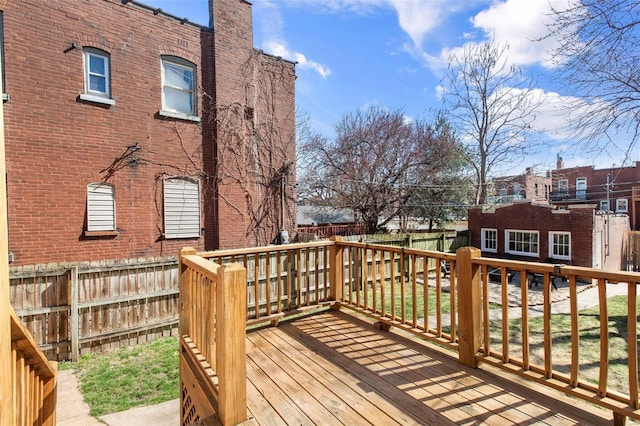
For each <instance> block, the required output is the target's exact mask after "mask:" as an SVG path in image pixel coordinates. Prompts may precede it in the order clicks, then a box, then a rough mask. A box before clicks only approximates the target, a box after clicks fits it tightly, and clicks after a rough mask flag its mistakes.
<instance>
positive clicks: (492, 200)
mask: <svg viewBox="0 0 640 426" xmlns="http://www.w3.org/2000/svg"><path fill="white" fill-rule="evenodd" d="M491 185H492V186H493V193H494V195H492V196H489V197H487V204H507V203H511V202H513V201H515V200H531V201H535V202H538V203H548V202H549V195H550V193H551V185H552V184H551V177H550V176H548V175H539V174H537V173H536V172H535V171H534V170H533V167H527V169H526V171H525V172H524V173H523V174H519V175H514V176H501V177H496V178H493V179H492V180H491Z"/></svg>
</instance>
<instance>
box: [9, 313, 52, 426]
mask: <svg viewBox="0 0 640 426" xmlns="http://www.w3.org/2000/svg"><path fill="white" fill-rule="evenodd" d="M8 309H9V311H10V316H11V365H7V366H2V371H3V372H4V371H7V373H10V374H9V375H8V376H4V374H2V377H3V379H2V380H3V381H4V380H6V381H5V382H4V385H9V386H10V387H9V389H10V394H11V395H12V411H11V412H12V413H13V415H12V416H8V417H7V420H8V422H7V423H3V424H13V425H50V426H54V425H55V424H56V377H57V363H56V362H51V361H47V358H46V357H45V356H44V354H43V353H42V351H41V350H40V349H39V348H38V345H37V344H36V342H35V341H34V340H33V338H32V337H31V335H30V334H29V332H27V330H26V329H25V328H24V325H23V324H22V322H21V321H20V318H18V316H17V315H16V314H15V312H14V311H13V308H12V307H11V306H9V307H8ZM5 377H7V378H6V379H5ZM9 378H10V380H9ZM4 385H3V392H4V390H5V389H4V388H5V386H4ZM0 417H3V416H0Z"/></svg>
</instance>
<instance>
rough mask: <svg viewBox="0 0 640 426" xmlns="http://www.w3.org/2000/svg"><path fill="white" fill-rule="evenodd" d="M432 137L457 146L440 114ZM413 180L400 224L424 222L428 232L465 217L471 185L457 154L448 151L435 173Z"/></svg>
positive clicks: (449, 128)
mask: <svg viewBox="0 0 640 426" xmlns="http://www.w3.org/2000/svg"><path fill="white" fill-rule="evenodd" d="M434 136H435V138H436V139H437V140H440V141H446V140H449V142H448V143H447V145H450V146H456V145H457V143H458V142H457V141H456V135H455V131H454V130H453V129H452V128H451V125H450V124H449V123H448V121H447V120H446V116H445V115H444V114H439V115H438V116H437V118H436V122H435V125H434ZM414 180H415V182H414V183H413V185H414V186H413V187H411V188H410V190H409V197H408V199H407V202H406V203H405V208H404V209H403V210H402V211H401V213H400V215H401V220H400V222H401V224H407V225H408V224H409V223H410V221H409V219H410V218H411V219H412V220H417V221H418V222H420V223H428V225H429V230H432V229H433V226H434V225H435V224H442V223H444V222H448V221H451V220H457V219H460V218H462V217H464V216H466V214H467V207H468V205H469V202H470V201H471V200H472V199H473V196H474V185H473V182H472V179H470V178H469V176H468V167H467V164H466V162H465V159H464V157H462V156H461V155H459V152H458V151H452V152H450V153H449V154H448V155H447V161H446V162H443V163H442V164H441V167H440V169H439V170H432V171H429V172H428V173H427V174H425V175H419V176H415V179H414ZM403 216H404V219H403ZM402 230H403V231H407V230H408V229H402Z"/></svg>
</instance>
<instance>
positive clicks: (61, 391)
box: [56, 284, 627, 426]
mask: <svg viewBox="0 0 640 426" xmlns="http://www.w3.org/2000/svg"><path fill="white" fill-rule="evenodd" d="M626 294H627V285H626V284H607V297H612V296H616V295H626ZM597 305H598V288H597V286H594V287H591V288H588V289H586V290H584V291H581V292H580V293H578V309H585V308H589V307H592V306H597ZM569 312H570V310H569V299H566V300H562V301H558V302H554V303H552V304H551V313H553V314H557V313H569ZM521 314H522V308H520V307H511V308H509V318H510V319H514V318H519V317H520V316H521ZM501 315H502V314H501V310H492V311H491V316H492V317H491V318H492V319H499V318H500V316H501ZM529 315H530V316H532V317H533V316H540V315H543V307H542V306H539V305H537V306H530V307H529ZM113 391H114V392H117V391H118V390H117V389H114V390H113ZM56 420H57V421H56V424H57V425H58V426H76V425H83V426H101V425H104V424H107V425H109V426H135V425H145V426H147V425H154V426H174V425H177V424H179V423H180V400H178V399H175V400H172V401H167V402H164V403H162V404H157V405H151V406H146V407H139V408H133V409H131V410H127V411H122V412H119V413H113V414H108V415H106V416H103V417H101V418H100V419H96V418H95V417H91V416H90V415H89V406H88V405H87V404H86V403H85V402H84V401H83V399H82V394H81V393H80V390H79V389H78V382H77V380H76V376H75V375H74V374H73V372H72V371H70V370H64V371H60V372H59V373H58V405H57V412H56Z"/></svg>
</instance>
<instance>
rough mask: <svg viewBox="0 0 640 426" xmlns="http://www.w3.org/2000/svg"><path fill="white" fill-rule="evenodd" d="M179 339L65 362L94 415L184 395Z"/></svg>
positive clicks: (173, 338) (164, 339)
mask: <svg viewBox="0 0 640 426" xmlns="http://www.w3.org/2000/svg"><path fill="white" fill-rule="evenodd" d="M178 354H179V352H178V339H177V337H169V338H162V339H158V340H155V341H154V342H152V343H148V344H141V345H138V346H135V347H129V348H119V349H117V350H115V351H112V352H108V353H105V354H101V355H84V356H82V357H81V358H80V360H79V361H78V362H75V363H71V362H69V363H63V364H62V368H72V369H73V370H74V371H75V373H76V374H77V376H78V380H79V382H80V391H81V392H82V395H83V396H84V400H85V402H87V403H88V404H89V406H90V407H91V411H90V414H91V415H92V416H94V417H98V416H103V415H105V414H109V413H115V412H118V411H124V410H128V409H130V408H134V407H140V406H145V405H153V404H158V403H160V402H164V401H169V400H172V399H176V398H178V397H179V396H180V390H179V389H180V374H179V369H178Z"/></svg>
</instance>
